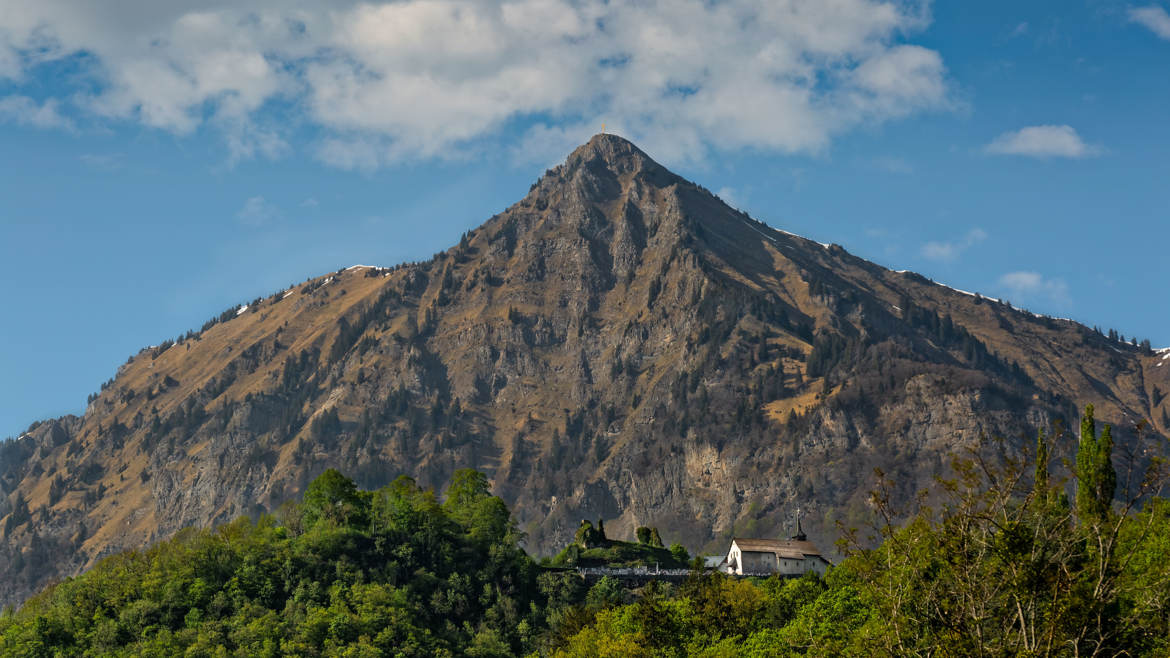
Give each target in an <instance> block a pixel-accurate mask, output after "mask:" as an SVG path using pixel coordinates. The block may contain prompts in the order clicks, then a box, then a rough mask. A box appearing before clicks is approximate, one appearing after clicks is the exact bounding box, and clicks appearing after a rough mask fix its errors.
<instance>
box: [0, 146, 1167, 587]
mask: <svg viewBox="0 0 1170 658" xmlns="http://www.w3.org/2000/svg"><path fill="white" fill-rule="evenodd" d="M1165 360H1166V356H1164V355H1161V354H1155V353H1153V352H1150V351H1149V350H1143V349H1141V348H1138V347H1136V346H1132V345H1127V344H1125V343H1120V342H1118V341H1116V340H1110V339H1109V338H1107V337H1105V336H1102V335H1100V334H1099V333H1097V332H1095V331H1093V330H1091V329H1088V328H1086V327H1083V326H1081V325H1078V324H1076V323H1073V322H1070V321H1067V320H1056V319H1052V318H1047V317H1041V316H1036V315H1034V314H1031V313H1028V312H1024V311H1020V310H1017V309H1014V308H1012V307H1011V306H1009V305H1008V304H1006V303H1001V302H998V301H994V300H989V299H985V298H982V297H979V296H975V295H970V294H967V293H962V292H959V291H955V290H952V289H949V288H946V287H944V286H940V285H937V284H935V283H932V282H930V281H928V280H927V279H925V278H923V277H921V276H918V275H915V274H910V273H898V272H892V271H890V270H887V269H885V268H883V267H880V266H878V265H875V264H873V263H870V262H867V261H865V260H863V259H860V258H857V257H855V256H852V255H850V254H849V253H847V252H846V251H845V250H844V249H842V248H840V247H838V246H834V245H830V246H826V245H821V244H818V243H816V242H812V241H809V240H805V239H804V238H800V237H798V236H794V235H791V234H788V233H784V232H781V231H777V230H774V229H772V228H770V227H768V226H767V225H765V224H762V223H760V222H757V221H755V220H754V219H752V218H751V217H748V216H747V215H746V214H744V213H742V212H739V211H737V210H734V209H732V208H730V207H728V206H727V205H726V204H724V203H723V202H722V201H720V200H719V199H718V198H716V197H715V196H713V195H712V194H710V193H709V192H707V191H706V190H704V189H703V188H701V187H699V186H697V185H695V184H693V183H690V182H687V181H685V180H683V179H682V178H680V177H678V176H676V175H675V174H673V173H671V172H670V171H668V170H667V169H665V168H664V167H662V166H661V165H659V164H657V163H656V162H654V160H652V159H651V158H650V157H649V156H647V155H646V154H645V153H643V152H642V151H641V150H639V149H638V148H637V147H636V146H634V145H633V144H631V143H630V142H628V141H626V140H624V139H622V138H620V137H617V136H615V135H608V134H603V135H597V136H595V137H593V138H592V139H591V140H590V141H589V142H588V143H586V144H585V145H583V146H581V147H579V148H578V149H577V150H575V151H574V152H573V153H572V154H571V155H570V156H569V157H568V159H567V160H566V161H565V163H564V164H562V165H560V166H558V167H555V168H553V169H551V170H549V171H548V172H546V174H545V175H544V176H543V177H541V179H540V180H539V181H537V182H536V183H535V184H534V185H533V187H532V189H531V190H530V192H529V194H528V195H527V196H526V197H525V198H524V199H523V200H521V201H520V202H518V203H517V204H515V205H513V206H512V207H510V208H508V209H507V210H506V211H504V212H502V213H500V214H499V215H496V216H494V217H492V218H491V219H489V220H488V221H487V222H486V223H485V224H484V225H483V226H481V227H479V228H478V229H476V230H474V231H471V232H469V233H468V234H466V235H465V236H463V238H462V239H461V240H460V241H459V244H458V245H456V246H454V247H452V248H451V249H448V250H447V251H445V252H443V253H441V254H438V255H437V256H436V257H434V258H433V259H431V260H429V261H426V262H423V263H416V264H408V265H400V266H396V267H393V268H385V269H379V268H368V267H360V266H358V267H353V268H348V269H341V270H338V271H336V272H333V273H330V274H327V275H324V276H320V277H317V278H313V279H311V280H309V281H307V282H306V283H304V284H302V285H299V286H296V287H294V288H291V289H289V290H287V291H283V292H281V293H278V294H276V295H274V296H272V297H268V298H262V299H257V300H254V301H253V302H251V303H249V304H248V305H246V306H243V307H240V308H233V309H228V310H227V311H225V312H224V313H223V314H222V315H220V316H219V317H218V318H216V319H213V320H212V321H209V322H208V323H207V325H205V326H204V328H203V329H202V330H201V331H199V332H192V333H191V334H189V335H188V336H186V337H184V339H183V340H181V341H178V342H170V341H168V342H167V343H164V344H162V345H160V346H158V347H155V348H150V349H146V350H143V351H142V352H140V353H139V354H137V355H135V356H134V357H132V358H131V359H130V360H129V361H128V362H127V363H126V365H124V366H123V367H122V368H120V369H119V371H118V373H117V376H116V377H115V378H114V379H113V380H111V381H110V382H108V383H107V384H106V385H104V386H103V387H102V390H101V392H100V393H98V394H96V395H95V396H94V398H93V399H92V400H91V402H90V404H89V406H88V408H87V410H86V412H85V414H84V416H82V417H65V418H59V419H56V420H50V421H46V422H43V423H39V424H37V425H36V426H35V427H33V428H32V429H30V431H29V432H28V434H26V435H25V436H22V437H20V438H19V439H17V440H15V441H13V442H10V443H7V444H5V445H4V446H3V448H2V453H0V494H2V496H0V533H3V539H4V541H3V542H2V543H0V573H2V574H3V577H0V598H3V600H4V601H6V602H16V601H19V600H22V599H23V598H24V597H26V596H27V595H28V594H29V593H30V592H32V591H34V590H35V589H37V588H39V587H41V586H43V585H44V584H45V583H47V582H49V581H50V580H52V579H56V578H60V577H61V576H64V575H68V574H71V573H75V572H77V571H78V570H80V569H82V568H84V567H85V566H87V565H90V564H92V563H93V562H94V561H95V560H97V559H99V558H101V557H102V556H105V555H109V554H110V553H112V552H114V551H118V550H122V549H127V548H137V547H141V546H143V545H145V544H147V543H149V542H151V541H155V540H158V539H159V538H162V537H166V536H168V535H170V534H172V533H174V532H175V531H177V530H178V529H180V528H183V527H185V526H188V525H192V524H209V523H214V522H220V521H224V520H227V519H230V518H233V517H235V516H238V515H240V514H256V513H260V512H263V511H268V510H272V509H275V508H276V507H278V506H279V505H280V504H281V503H282V502H283V501H285V500H288V499H290V498H292V497H294V496H296V495H297V494H298V493H299V492H300V491H301V490H302V489H303V488H304V486H305V485H306V483H307V482H309V481H310V480H311V479H312V478H313V477H315V476H316V475H317V474H319V473H320V472H322V471H323V470H324V469H326V468H329V467H336V468H338V469H340V470H341V471H343V472H344V473H346V474H349V475H352V476H353V477H355V478H356V479H357V480H358V481H359V483H360V484H362V485H363V486H365V487H375V486H380V485H382V484H385V483H387V482H388V481H390V480H391V479H393V478H394V477H396V476H398V475H399V474H401V473H405V474H408V475H410V476H412V477H414V478H415V479H417V480H418V481H419V482H420V483H421V484H423V485H428V486H436V485H439V484H441V483H443V482H445V481H447V480H448V478H449V475H450V474H451V473H452V471H454V470H455V469H457V468H462V467H468V466H470V467H474V468H477V469H480V470H483V471H485V472H487V473H488V474H489V475H490V477H491V478H492V481H493V487H494V490H495V491H496V492H497V493H498V494H500V495H502V496H503V497H504V498H505V499H506V500H507V501H508V502H509V504H510V505H511V506H512V508H513V510H514V511H515V513H516V514H517V516H518V519H519V521H520V523H521V528H522V529H523V530H524V531H525V532H526V533H527V535H528V538H529V539H528V542H529V548H530V549H531V550H533V551H535V552H537V553H549V552H551V551H552V550H554V549H555V548H556V547H558V546H560V545H562V544H563V543H565V542H566V541H567V540H569V539H570V538H571V537H572V534H573V532H574V530H575V529H576V528H577V525H578V522H579V521H580V519H582V518H598V517H602V518H604V519H605V520H606V526H607V531H608V532H609V533H610V535H611V536H615V537H616V536H622V535H632V533H633V530H634V528H635V527H637V526H642V525H654V526H657V527H659V528H660V529H661V530H662V535H663V538H664V539H665V540H666V541H667V542H674V541H679V542H682V543H683V544H684V545H686V546H687V547H688V548H689V549H690V550H692V551H703V550H721V549H723V548H725V545H724V543H725V541H726V539H727V538H728V537H730V536H732V535H737V536H743V535H750V536H767V535H774V536H787V534H791V533H790V532H788V530H789V529H790V528H792V527H793V526H794V524H795V520H796V515H797V509H798V508H799V509H800V510H801V512H802V514H803V516H802V518H803V523H804V527H805V530H806V531H807V532H808V535H809V537H810V538H811V539H812V540H814V541H816V542H818V543H821V544H823V545H829V544H831V543H832V539H833V535H834V530H833V529H834V524H835V522H836V521H838V520H844V521H846V522H847V523H854V522H855V521H856V520H857V519H860V518H864V516H865V515H866V514H867V511H866V504H865V501H866V494H867V492H868V491H869V490H870V488H871V487H872V484H873V480H872V475H871V474H872V471H873V468H874V467H880V468H882V469H883V470H884V471H885V472H886V473H888V474H890V475H891V476H893V477H894V478H895V480H896V481H897V482H898V484H899V486H900V490H899V492H897V493H901V494H904V495H906V496H907V497H909V496H910V495H911V493H912V492H914V491H916V490H917V489H919V488H921V487H922V486H924V485H925V484H927V483H928V482H929V481H930V480H931V478H932V477H933V476H934V475H935V474H937V473H940V472H945V469H946V468H947V464H948V463H949V459H950V457H951V456H952V455H953V454H954V453H955V452H956V450H959V449H961V448H962V447H964V446H970V445H973V444H974V443H975V442H977V441H978V440H979V437H981V436H985V435H986V436H992V435H999V436H1005V437H1009V438H1014V437H1019V436H1021V435H1022V434H1028V435H1033V433H1034V432H1035V431H1036V429H1037V428H1038V427H1040V426H1045V425H1047V424H1049V423H1050V422H1051V421H1053V420H1054V419H1057V418H1064V419H1067V420H1073V419H1074V418H1075V415H1076V412H1077V409H1078V408H1079V407H1080V406H1081V405H1083V404H1084V403H1086V402H1093V403H1094V404H1096V406H1097V416H1098V418H1101V419H1103V420H1105V421H1106V422H1114V423H1116V424H1118V427H1119V428H1121V427H1125V426H1128V425H1131V424H1132V423H1133V422H1134V421H1136V420H1138V419H1141V418H1148V419H1150V420H1151V421H1152V423H1153V429H1154V430H1155V431H1157V432H1160V433H1162V434H1163V435H1165V434H1167V433H1168V430H1170V416H1168V415H1167V412H1168V410H1167V402H1166V401H1164V397H1165V396H1164V394H1163V392H1164V391H1170V368H1162V367H1160V366H1161V365H1163V364H1164V361H1165Z"/></svg>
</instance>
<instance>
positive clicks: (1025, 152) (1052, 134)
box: [983, 125, 1100, 158]
mask: <svg viewBox="0 0 1170 658" xmlns="http://www.w3.org/2000/svg"><path fill="white" fill-rule="evenodd" d="M983 150H984V151H985V152H987V153H991V154H994V155H1022V156H1026V157H1032V158H1085V157H1089V156H1092V155H1097V154H1098V153H1099V152H1100V149H1098V148H1096V147H1093V146H1090V145H1088V144H1086V143H1085V142H1084V140H1082V139H1081V136H1080V135H1078V134H1077V131H1076V130H1073V128H1072V126H1063V125H1062V126H1028V127H1027V128H1021V129H1019V130H1014V131H1010V132H1006V133H1003V134H1002V135H1000V136H999V137H996V138H995V139H994V140H992V141H991V143H990V144H988V145H987V146H986V147H984V149H983Z"/></svg>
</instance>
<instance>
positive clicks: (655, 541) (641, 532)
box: [634, 526, 662, 548]
mask: <svg viewBox="0 0 1170 658" xmlns="http://www.w3.org/2000/svg"><path fill="white" fill-rule="evenodd" d="M634 535H635V536H636V537H637V538H638V543H639V544H646V545H647V546H657V547H659V548H662V537H661V536H660V535H659V534H658V528H648V527H646V526H641V527H639V528H638V529H636V530H635V531H634Z"/></svg>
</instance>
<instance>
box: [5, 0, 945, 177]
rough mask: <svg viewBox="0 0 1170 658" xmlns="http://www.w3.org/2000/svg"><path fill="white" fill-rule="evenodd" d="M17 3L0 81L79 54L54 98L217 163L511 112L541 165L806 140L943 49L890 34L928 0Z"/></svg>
mask: <svg viewBox="0 0 1170 658" xmlns="http://www.w3.org/2000/svg"><path fill="white" fill-rule="evenodd" d="M19 5H20V7H21V9H20V11H18V12H10V13H11V14H12V15H11V16H6V20H5V24H4V26H3V29H0V78H10V79H13V80H21V79H25V80H27V79H29V75H28V74H29V72H30V71H32V69H33V68H34V67H35V66H37V65H41V64H44V63H46V62H51V61H54V60H58V61H64V60H67V59H69V58H73V57H78V56H79V55H84V57H85V58H86V61H87V62H92V63H93V65H92V66H87V67H85V68H84V69H83V70H82V71H81V73H80V75H79V76H77V77H76V78H75V79H72V80H70V81H67V82H66V84H68V85H73V86H74V88H73V89H70V90H68V91H69V92H70V97H71V98H72V99H74V101H71V103H74V104H76V105H77V107H78V108H80V109H84V110H86V111H88V112H90V113H92V114H95V115H98V116H100V117H105V118H107V119H108V120H113V121H133V122H137V123H139V124H141V125H145V126H149V127H153V128H157V129H160V130H165V131H170V132H172V133H175V134H178V135H190V134H194V133H195V132H196V131H198V130H201V129H203V128H210V129H212V130H213V131H218V132H219V133H220V134H221V135H222V137H223V142H224V146H225V150H226V151H227V152H228V159H229V162H235V161H237V160H240V159H245V158H257V157H268V158H271V157H280V156H281V155H283V154H286V153H288V152H290V150H292V149H293V148H294V147H295V146H298V145H294V144H292V143H291V142H292V141H293V140H295V139H297V138H298V137H300V136H301V135H305V134H313V135H318V136H319V137H316V138H314V139H317V140H318V141H317V142H315V143H312V144H306V145H305V146H308V147H309V149H308V150H311V151H315V152H316V153H317V156H318V157H319V158H320V159H321V160H323V161H325V162H327V163H329V164H332V165H336V166H338V167H347V168H356V169H372V168H376V167H379V166H382V165H385V164H387V163H389V162H394V161H398V160H403V159H414V158H449V157H453V156H454V157H462V156H461V155H460V154H466V153H470V152H474V151H475V150H476V149H481V148H483V147H484V145H485V142H490V141H491V140H502V139H505V138H509V139H511V138H510V137H506V136H507V135H508V132H507V127H508V126H510V125H515V122H516V121H517V120H532V121H536V122H537V125H535V126H534V127H532V128H530V129H529V130H528V132H527V134H526V135H525V136H523V137H522V139H521V140H520V142H521V143H522V144H524V145H525V149H526V150H525V152H524V154H523V155H524V156H525V157H526V158H529V159H536V160H542V161H543V160H547V158H548V153H549V152H550V151H551V152H553V153H555V154H556V157H558V158H559V157H561V156H562V155H563V154H564V152H565V150H566V149H567V148H568V147H570V146H573V145H576V144H579V143H580V142H581V141H582V139H583V138H585V137H587V136H588V135H590V134H592V133H593V132H596V131H597V129H598V128H599V127H600V124H601V122H603V121H605V122H607V123H609V125H610V126H611V127H616V128H617V129H618V130H620V131H621V133H622V134H624V135H626V136H628V137H631V138H634V139H637V140H638V141H639V142H640V143H641V144H642V145H643V146H645V147H646V148H648V149H650V150H652V151H653V152H654V154H655V155H656V156H657V157H659V158H660V159H662V160H664V161H666V162H679V161H682V160H691V161H695V160H701V159H702V158H704V157H705V155H706V154H707V153H708V152H709V151H711V150H713V149H728V150H737V149H753V150H757V151H766V152H773V153H817V152H823V151H824V150H825V149H827V148H828V146H829V145H830V144H831V142H832V141H833V140H834V139H835V138H836V137H838V136H839V135H841V134H843V133H846V132H848V131H850V130H853V129H855V128H857V127H858V126H867V127H868V126H872V125H875V124H880V123H882V122H887V121H892V120H897V119H899V118H903V117H907V116H910V115H914V114H916V113H922V112H929V111H947V110H949V109H950V108H951V107H952V106H953V104H952V102H951V100H952V99H951V97H952V88H951V84H950V83H949V79H948V75H947V71H946V67H945V65H944V62H943V59H942V57H941V55H940V54H939V53H938V52H937V51H935V50H933V49H930V48H926V47H922V46H919V45H916V44H914V43H911V42H910V41H911V40H912V39H913V36H914V35H915V34H917V33H919V32H921V31H922V30H924V29H925V28H926V27H927V26H928V25H929V22H930V2H929V0H897V1H889V0H834V2H823V0H726V1H724V2H703V1H701V0H646V1H645V2H608V1H607V0H512V1H509V2H498V1H491V2H486V1H483V0H445V1H441V2H436V1H434V0H399V1H396V2H360V3H354V2H342V3H337V2H329V1H327V0H304V1H303V2H297V3H295V7H293V6H291V5H287V4H282V3H261V4H260V5H257V6H248V7H242V6H240V7H237V6H235V5H233V4H232V3H211V2H182V3H167V2H162V3H160V2H157V0H125V1H123V2H119V3H116V6H114V7H102V8H100V9H99V8H97V7H98V6H97V5H95V4H94V3H93V1H92V0H55V1H54V2H23V3H19ZM44 44H49V45H50V47H43V46H44ZM695 44H701V47H696V46H695ZM38 45H40V46H42V47H38ZM32 52H35V53H36V55H35V58H34V57H33V56H32V55H29V54H28V53H32ZM745 98H746V99H750V102H744V101H743V99H745ZM290 106H295V107H297V108H298V109H299V111H303V113H301V114H299V115H298V121H297V122H293V123H296V124H297V125H295V126H294V125H292V124H291V123H290V122H289V121H288V120H287V119H288V117H287V115H282V114H281V113H282V112H283V111H284V110H285V109H287V108H288V107H290ZM41 121H42V122H44V121H48V119H41ZM305 124H308V125H309V126H311V127H312V128H315V129H316V130H311V131H306V130H302V128H304V126H305Z"/></svg>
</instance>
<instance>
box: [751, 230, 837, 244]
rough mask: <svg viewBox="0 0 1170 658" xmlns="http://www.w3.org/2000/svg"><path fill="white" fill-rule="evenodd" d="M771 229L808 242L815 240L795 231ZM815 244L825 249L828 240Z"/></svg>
mask: <svg viewBox="0 0 1170 658" xmlns="http://www.w3.org/2000/svg"><path fill="white" fill-rule="evenodd" d="M752 228H755V227H752ZM772 230H773V231H779V232H780V233H783V234H784V235H791V236H792V237H794V238H800V239H801V240H808V241H809V242H816V241H815V240H809V239H808V238H806V237H804V236H803V235H797V234H795V233H792V232H791V231H785V230H784V229H782V228H774V229H772ZM756 232H757V233H759V231H756ZM765 237H767V236H765ZM768 239H769V240H771V239H772V238H768ZM817 244H819V245H821V246H822V247H824V248H825V249H828V248H829V246H830V245H829V243H828V242H817Z"/></svg>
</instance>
